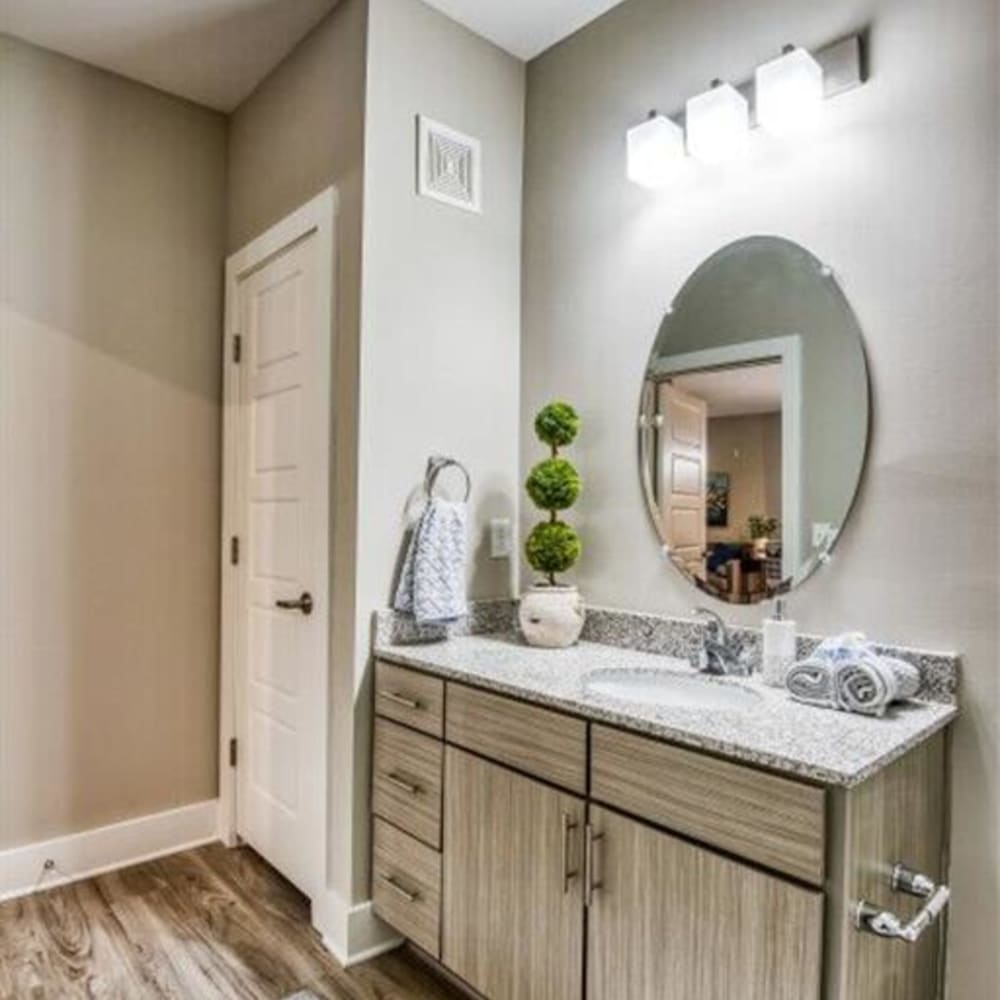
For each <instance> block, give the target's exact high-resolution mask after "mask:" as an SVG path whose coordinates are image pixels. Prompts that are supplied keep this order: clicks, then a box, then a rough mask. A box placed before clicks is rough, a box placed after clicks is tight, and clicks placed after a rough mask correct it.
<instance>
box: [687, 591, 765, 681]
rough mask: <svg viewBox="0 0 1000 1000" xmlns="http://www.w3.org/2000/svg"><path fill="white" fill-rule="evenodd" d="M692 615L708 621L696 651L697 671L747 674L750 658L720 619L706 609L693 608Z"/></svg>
mask: <svg viewBox="0 0 1000 1000" xmlns="http://www.w3.org/2000/svg"><path fill="white" fill-rule="evenodd" d="M694 614H696V615H701V616H703V617H705V618H707V619H708V620H707V621H706V622H705V628H704V631H703V632H702V639H701V649H700V650H698V669H699V670H700V671H701V672H702V673H703V674H739V675H743V676H746V675H747V674H749V673H750V672H751V669H752V667H751V663H750V656H749V654H748V652H747V651H746V650H742V649H741V648H740V646H739V644H738V643H737V642H736V640H735V639H734V638H733V637H732V636H731V635H730V634H729V629H727V628H726V623H725V622H724V621H723V620H722V618H721V617H720V616H719V615H717V614H716V613H715V612H714V611H710V610H709V609H708V608H695V609H694Z"/></svg>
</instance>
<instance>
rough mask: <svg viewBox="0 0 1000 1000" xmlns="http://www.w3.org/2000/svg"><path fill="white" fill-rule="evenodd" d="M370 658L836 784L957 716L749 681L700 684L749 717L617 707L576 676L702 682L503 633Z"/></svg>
mask: <svg viewBox="0 0 1000 1000" xmlns="http://www.w3.org/2000/svg"><path fill="white" fill-rule="evenodd" d="M375 654H376V655H377V656H378V657H380V658H383V659H386V660H391V661H393V662H395V663H400V664H404V665H407V666H410V667H414V668H416V669H418V670H423V671H425V672H427V673H430V674H434V675H436V676H439V677H444V678H447V679H449V680H455V681H462V682H464V683H467V684H472V685H476V686H478V687H482V688H488V689H491V690H494V691H497V692H500V693H502V694H507V695H513V696H514V697H517V698H521V699H523V700H525V701H529V702H533V703H536V704H540V705H547V706H550V707H552V708H558V709H562V710H564V711H567V712H572V713H574V714H576V715H580V716H583V717H585V718H587V719H592V720H595V721H600V722H608V723H612V724H613V725H616V726H620V727H622V728H624V729H630V730H634V731H636V732H641V733H648V734H650V735H652V736H657V737H661V738H663V739H667V740H670V741H671V742H673V743H677V744H680V745H683V746H688V747H694V748H697V749H701V750H709V751H712V752H714V753H718V754H722V755H724V756H726V757H730V758H733V759H735V760H741V761H746V762H748V763H751V764H757V765H760V766H762V767H768V768H772V769H774V770H776V771H783V772H786V773H789V774H794V775H798V776H800V777H804V778H808V779H810V780H813V781H817V782H821V783H823V784H826V785H838V786H842V787H853V786H855V785H858V784H860V783H861V782H863V781H865V780H866V779H867V778H870V777H871V776H872V775H873V774H875V773H876V772H878V771H879V770H881V769H882V768H884V767H886V765H888V764H890V763H891V762H892V761H894V760H896V759H897V758H898V757H901V756H902V755H903V754H904V753H906V752H907V751H908V750H910V749H912V748H913V747H915V746H917V745H918V744H919V743H921V742H922V741H924V740H926V739H927V738H928V737H930V736H931V735H933V734H934V733H936V732H938V731H939V730H941V729H942V728H944V727H945V726H946V725H947V724H948V723H949V722H950V721H952V720H953V719H954V718H955V717H956V716H957V714H958V709H957V707H956V706H955V705H954V704H948V703H943V702H933V701H911V702H906V703H901V704H897V705H894V706H893V707H891V708H890V709H889V711H888V713H887V714H886V715H885V716H884V717H883V718H871V717H868V716H862V715H852V714H849V713H847V712H837V711H831V710H828V709H822V708H814V707H812V706H810V705H803V704H801V703H799V702H796V701H794V700H792V699H791V698H790V697H789V695H788V694H787V693H786V692H785V691H784V690H783V689H777V688H770V687H767V686H765V685H764V684H762V683H761V682H760V680H759V679H757V678H753V679H746V678H718V679H716V678H704V681H705V683H713V684H735V685H738V686H740V687H746V688H750V689H752V690H753V691H754V692H756V693H757V694H758V695H759V698H760V703H759V704H758V705H754V706H752V707H751V708H750V709H749V710H742V709H741V710H731V709H728V710H727V709H719V708H711V709H707V708H680V707H676V706H669V705H651V704H644V703H640V702H631V701H621V700H618V699H617V698H610V697H607V696H604V695H598V694H595V693H593V692H590V691H587V690H585V688H584V678H585V676H586V675H587V674H588V673H590V672H591V671H593V670H601V671H605V670H611V671H615V670H621V671H630V670H641V671H657V672H660V671H670V672H674V673H680V674H686V675H688V676H698V677H700V676H701V675H698V674H697V673H696V671H694V670H693V669H692V668H691V666H690V665H689V664H688V663H687V662H686V661H684V660H682V659H677V658H674V657H671V656H664V655H659V654H655V653H648V652H640V651H638V650H634V649H627V648H619V647H616V646H610V645H603V644H599V643H593V642H581V643H579V644H578V645H576V646H573V647H571V648H569V649H559V650H549V649H536V648H534V647H531V646H528V645H526V644H525V643H524V642H522V641H521V640H520V639H518V638H516V637H514V636H512V635H510V634H509V633H506V634H498V635H460V636H453V637H452V638H450V639H447V640H444V641H440V642H426V643H413V644H409V643H407V644H403V643H392V642H384V643H379V642H376V646H375Z"/></svg>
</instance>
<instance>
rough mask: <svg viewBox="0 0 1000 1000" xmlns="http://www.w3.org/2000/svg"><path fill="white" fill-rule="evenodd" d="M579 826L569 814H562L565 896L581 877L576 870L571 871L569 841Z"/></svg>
mask: <svg viewBox="0 0 1000 1000" xmlns="http://www.w3.org/2000/svg"><path fill="white" fill-rule="evenodd" d="M578 826H579V824H578V823H577V822H576V820H575V819H573V817H572V816H570V814H569V813H567V812H564V813H563V814H562V880H563V894H564V895H565V894H566V893H567V892H569V884H570V882H572V881H573V879H575V878H576V877H577V875H579V874H580V873H579V872H578V871H577V870H576V869H575V868H574V869H572V870H570V867H569V853H570V850H569V848H570V845H569V839H570V834H571V833H572V832H573V831H574V830H575V829H576V828H577V827H578Z"/></svg>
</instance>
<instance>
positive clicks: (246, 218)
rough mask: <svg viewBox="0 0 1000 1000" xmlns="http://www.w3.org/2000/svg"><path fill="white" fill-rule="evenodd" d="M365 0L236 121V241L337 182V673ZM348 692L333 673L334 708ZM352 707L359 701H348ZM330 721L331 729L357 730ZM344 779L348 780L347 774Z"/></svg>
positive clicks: (352, 572) (327, 915) (345, 651)
mask: <svg viewBox="0 0 1000 1000" xmlns="http://www.w3.org/2000/svg"><path fill="white" fill-rule="evenodd" d="M368 6H369V5H368V0H340V3H338V5H337V6H336V7H335V8H334V9H333V10H332V11H331V12H330V14H329V15H328V16H327V17H326V18H325V19H324V20H323V21H322V22H320V24H319V25H318V26H317V27H316V28H315V29H313V31H312V32H310V33H309V34H308V35H307V36H306V38H305V39H304V40H303V41H302V42H301V43H300V44H299V45H298V46H297V47H296V48H295V49H294V50H293V51H292V53H291V54H290V55H289V56H288V57H287V58H286V59H285V60H284V61H283V62H282V63H281V64H280V65H279V66H278V68H277V69H275V70H274V72H273V73H271V75H270V76H268V77H267V78H266V79H265V80H264V81H263V82H262V83H261V84H260V85H259V86H258V87H257V89H256V90H255V91H254V92H253V93H252V94H251V95H250V97H248V98H247V100H246V101H244V102H243V104H241V105H240V106H239V107H238V108H237V109H236V111H235V112H234V113H233V115H232V117H231V119H230V129H229V192H228V194H229V227H228V228H229V240H228V250H229V252H230V253H231V252H233V251H235V250H237V249H238V248H239V247H240V246H242V245H244V244H245V243H247V242H248V241H249V240H251V239H253V238H254V237H255V236H257V235H259V234H260V233H261V232H263V231H265V230H266V229H267V228H268V227H270V226H271V225H273V224H274V223H276V222H277V221H279V220H280V219H281V218H283V217H284V216H285V215H287V214H288V213H290V212H292V211H294V210H295V209H296V208H298V207H299V206H300V205H302V204H303V203H304V202H306V201H308V200H309V199H310V198H312V197H313V196H314V195H316V194H318V193H319V192H320V191H322V190H323V189H324V188H326V187H329V186H330V185H334V186H336V188H337V192H338V195H339V204H340V209H339V214H338V218H337V247H336V253H337V274H336V278H335V288H336V292H335V294H336V326H335V337H336V340H335V343H334V373H333V415H332V418H333V441H334V445H333V449H334V454H333V484H332V490H331V498H332V507H333V510H332V518H333V526H332V533H331V537H332V539H333V545H332V547H333V561H332V576H333V579H332V581H331V588H330V593H331V600H332V615H331V640H330V647H331V662H332V668H331V669H332V673H333V675H334V678H336V677H337V676H339V675H340V672H341V671H342V668H346V672H348V673H349V672H350V670H351V665H353V663H354V660H355V648H356V642H363V643H367V636H368V633H367V629H365V630H363V632H362V633H361V636H360V638H358V637H357V636H356V632H355V628H356V622H355V579H356V573H357V566H356V554H357V535H356V530H357V480H358V422H357V400H358V377H359V376H358V364H359V362H358V357H359V343H360V337H361V318H360V317H361V253H362V236H361V234H362V222H363V220H362V212H363V201H364V163H365V105H366V87H367V83H366V72H367V60H368V55H367V46H368V41H367V38H368ZM342 697H345V696H344V695H343V694H342V693H340V692H338V691H337V690H336V689H335V680H333V681H332V682H331V699H332V701H331V708H330V712H331V719H333V718H334V717H338V716H339V715H340V714H341V713H342V706H341V704H340V702H339V699H340V698H342ZM349 705H350V706H351V707H353V701H351V702H349ZM339 727H340V722H331V733H330V738H331V741H332V743H335V742H336V741H338V740H348V741H349V740H351V739H353V730H351V729H348V730H347V731H344V730H342V729H341V728H339ZM352 760H353V754H352V753H350V752H348V753H347V755H346V756H345V755H344V754H343V752H342V750H341V749H340V747H339V745H331V750H330V773H331V779H330V780H331V784H332V786H333V787H334V788H335V789H336V790H335V791H331V798H330V807H329V822H330V844H329V847H330V856H329V862H328V888H329V890H330V893H329V895H328V897H327V898H325V899H323V900H319V901H315V907H314V920H315V922H316V923H317V925H319V926H321V927H322V928H323V932H324V934H325V935H327V937H328V943H329V944H330V945H331V947H333V948H334V950H335V951H336V952H337V954H338V955H339V956H340V957H341V958H346V957H348V955H349V953H350V952H351V950H352V947H351V944H350V924H351V917H350V910H351V904H352V899H351V878H350V868H349V867H348V869H347V872H346V874H345V872H344V865H343V861H342V857H341V853H340V850H341V847H340V845H341V843H342V837H341V835H340V833H339V832H338V831H340V830H341V829H342V827H343V826H344V825H345V824H347V826H348V828H349V827H350V823H351V817H352V815H353V811H352V809H351V808H345V807H344V806H343V804H342V803H341V802H340V800H339V798H337V797H336V796H337V793H338V792H339V791H340V779H339V777H338V775H339V773H340V772H341V771H343V770H344V769H347V768H349V767H350V766H351V762H352ZM347 784H351V782H350V779H349V778H348V781H347Z"/></svg>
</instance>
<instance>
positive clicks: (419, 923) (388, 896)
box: [372, 819, 441, 958]
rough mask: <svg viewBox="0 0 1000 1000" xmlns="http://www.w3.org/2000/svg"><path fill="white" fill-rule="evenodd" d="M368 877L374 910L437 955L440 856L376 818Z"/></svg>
mask: <svg viewBox="0 0 1000 1000" xmlns="http://www.w3.org/2000/svg"><path fill="white" fill-rule="evenodd" d="M372 879H373V884H372V902H373V904H374V907H375V912H376V913H377V914H378V915H379V916H380V917H381V918H382V919H383V920H385V921H386V923H388V924H391V925H392V926H393V927H395V928H396V930H397V931H399V933H400V934H402V935H403V936H404V937H406V938H409V939H410V940H411V941H413V942H414V943H415V944H418V945H419V946H420V947H421V948H423V949H424V951H426V952H429V953H430V954H431V955H433V956H434V957H435V958H438V957H439V956H440V953H441V946H440V927H441V855H440V854H438V852H437V851H433V850H431V848H429V847H428V846H427V845H426V844H421V843H420V841H419V840H414V839H413V838H412V837H408V836H407V835H406V834H405V833H402V832H401V831H399V830H397V829H395V828H394V827H392V826H390V825H389V824H388V823H386V822H384V821H383V820H380V819H376V820H375V839H374V850H373V858H372Z"/></svg>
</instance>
